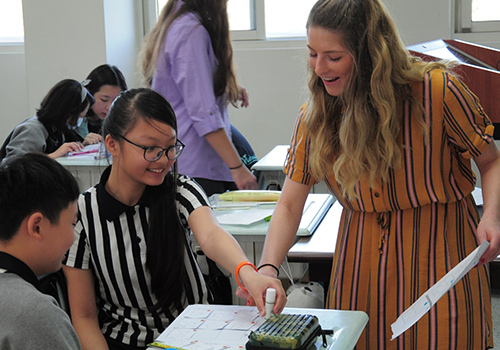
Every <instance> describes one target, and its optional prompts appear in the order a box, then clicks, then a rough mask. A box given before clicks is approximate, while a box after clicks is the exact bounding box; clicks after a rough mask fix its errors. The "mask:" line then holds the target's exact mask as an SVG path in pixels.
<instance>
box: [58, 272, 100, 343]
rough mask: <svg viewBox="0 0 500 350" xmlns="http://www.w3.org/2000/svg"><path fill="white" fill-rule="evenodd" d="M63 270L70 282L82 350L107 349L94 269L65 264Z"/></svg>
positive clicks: (72, 311) (72, 310)
mask: <svg viewBox="0 0 500 350" xmlns="http://www.w3.org/2000/svg"><path fill="white" fill-rule="evenodd" d="M63 271H64V275H65V276H66V281H67V284H68V297H69V306H70V309H71V320H72V322H73V327H75V330H76V333H77V334H78V338H79V339H80V343H81V344H82V350H87V349H88V350H100V349H103V350H104V349H106V350H107V349H108V345H107V343H106V340H105V339H104V336H103V334H102V332H101V329H100V328H99V321H98V319H97V304H96V300H95V294H94V293H95V291H94V280H93V277H92V271H91V270H82V269H77V268H74V267H69V266H63Z"/></svg>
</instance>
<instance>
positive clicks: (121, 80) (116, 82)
mask: <svg viewBox="0 0 500 350" xmlns="http://www.w3.org/2000/svg"><path fill="white" fill-rule="evenodd" d="M86 80H90V81H89V83H88V84H87V85H86V88H87V90H88V91H89V92H90V93H91V94H92V95H94V94H95V93H96V92H98V91H99V90H100V89H101V87H102V86H104V85H111V86H118V87H119V88H120V89H121V90H122V91H124V90H127V83H126V81H125V77H124V76H123V73H122V72H121V71H120V70H119V69H118V67H116V66H111V65H109V64H102V65H100V66H98V67H96V68H94V69H93V70H92V71H91V72H90V73H89V75H88V76H87V78H86ZM87 115H88V116H95V113H94V111H93V110H92V109H89V111H88V113H87Z"/></svg>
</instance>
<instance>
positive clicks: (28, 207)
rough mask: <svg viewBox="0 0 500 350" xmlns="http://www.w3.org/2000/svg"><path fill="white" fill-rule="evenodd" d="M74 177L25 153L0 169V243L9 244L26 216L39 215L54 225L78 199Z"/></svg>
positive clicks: (39, 155)
mask: <svg viewBox="0 0 500 350" xmlns="http://www.w3.org/2000/svg"><path fill="white" fill-rule="evenodd" d="M79 192H80V191H79V189H78V184H77V182H76V180H75V179H74V177H73V175H71V173H70V172H69V171H68V170H66V169H65V168H64V167H63V166H62V165H61V164H59V163H58V162H57V161H55V160H53V159H51V158H49V157H48V156H47V155H45V154H42V153H25V154H22V155H19V156H15V157H12V158H10V159H7V160H6V161H4V162H3V163H2V165H1V166H0V240H1V241H5V242H6V241H9V240H10V239H12V237H13V236H14V235H15V233H16V232H17V231H18V230H19V227H20V225H21V222H22V221H23V220H24V218H26V217H27V216H28V215H31V214H32V213H35V212H41V213H42V214H43V215H44V216H46V217H47V219H49V221H50V222H51V223H53V224H57V223H58V222H59V217H60V214H61V212H62V211H63V210H64V209H66V208H67V207H68V206H69V205H70V203H72V202H74V201H75V200H76V199H77V198H78V195H79Z"/></svg>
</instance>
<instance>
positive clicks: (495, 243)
mask: <svg viewBox="0 0 500 350" xmlns="http://www.w3.org/2000/svg"><path fill="white" fill-rule="evenodd" d="M476 236H477V238H478V241H479V243H480V244H481V243H482V242H483V241H485V240H486V241H488V242H490V246H489V247H488V249H486V251H485V252H484V254H483V256H482V257H481V259H480V260H479V263H478V265H482V264H486V263H489V262H490V261H493V260H495V259H496V258H497V256H498V255H499V254H500V223H499V222H498V221H496V220H489V219H488V218H487V217H485V218H483V219H482V220H481V221H480V222H479V225H478V226H477V233H476Z"/></svg>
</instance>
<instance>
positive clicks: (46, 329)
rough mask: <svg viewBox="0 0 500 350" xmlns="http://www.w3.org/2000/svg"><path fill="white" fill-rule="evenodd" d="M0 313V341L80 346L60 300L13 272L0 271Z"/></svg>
mask: <svg viewBox="0 0 500 350" xmlns="http://www.w3.org/2000/svg"><path fill="white" fill-rule="evenodd" d="M0 314H1V315H2V317H0V343H2V341H4V340H6V341H7V342H8V343H9V344H13V345H15V344H17V342H21V343H24V344H28V343H29V342H34V344H46V345H50V346H51V347H52V346H62V347H66V348H68V346H69V349H79V348H80V346H79V342H78V338H77V336H76V333H75V332H74V329H73V328H72V326H71V321H70V319H69V316H68V315H67V314H66V313H65V312H64V311H63V310H62V309H61V308H60V307H59V305H58V304H57V301H56V300H55V299H54V298H53V297H51V296H49V295H46V294H43V293H41V292H40V291H39V290H38V289H36V288H35V286H33V285H32V284H31V283H29V282H27V281H25V280H24V279H23V278H22V277H19V276H18V275H16V274H14V273H9V272H5V273H0ZM40 320H43V321H42V322H40ZM58 337H59V338H60V339H58ZM34 344H33V345H34ZM56 344H57V345H56ZM14 348H16V346H14ZM26 348H29V346H28V347H26Z"/></svg>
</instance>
